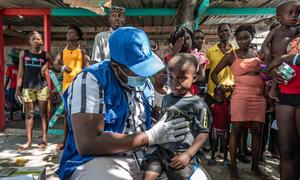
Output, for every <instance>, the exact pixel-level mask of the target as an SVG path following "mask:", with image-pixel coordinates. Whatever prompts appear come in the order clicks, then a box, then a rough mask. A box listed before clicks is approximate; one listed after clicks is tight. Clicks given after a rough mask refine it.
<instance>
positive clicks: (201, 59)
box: [191, 29, 209, 97]
mask: <svg viewBox="0 0 300 180" xmlns="http://www.w3.org/2000/svg"><path fill="white" fill-rule="evenodd" d="M192 41H193V46H192V49H193V50H192V52H191V53H192V54H193V55H194V56H196V58H197V59H198V63H199V71H198V76H197V81H196V82H195V83H194V84H193V86H192V89H191V91H192V93H193V94H198V95H200V96H202V97H204V96H205V94H206V92H207V84H206V83H205V82H207V81H206V77H205V69H206V65H207V64H208V63H209V61H208V59H207V58H206V56H205V53H204V52H203V51H202V46H203V43H204V41H205V37H204V33H203V32H202V31H201V30H199V29H198V30H196V31H195V32H194V33H193V38H192Z"/></svg>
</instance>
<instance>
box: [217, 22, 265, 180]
mask: <svg viewBox="0 0 300 180" xmlns="http://www.w3.org/2000/svg"><path fill="white" fill-rule="evenodd" d="M254 36H255V29H254V27H253V26H251V25H241V26H240V27H238V28H237V29H236V31H235V37H236V41H237V43H238V45H239V49H237V50H234V51H232V52H230V53H228V54H227V55H225V56H224V58H223V59H222V60H221V62H220V63H219V64H218V65H217V67H216V68H215V70H214V71H213V72H212V75H211V78H212V80H213V82H214V83H215V84H216V86H217V87H218V88H221V89H223V85H222V84H219V81H218V74H219V72H221V71H222V70H223V69H224V68H225V67H227V66H230V68H231V70H232V73H233V76H234V84H235V87H234V90H233V94H232V97H231V105H230V106H231V108H230V109H231V123H232V129H231V134H230V141H229V143H230V145H229V147H230V156H231V178H232V179H240V177H239V174H238V170H237V165H236V154H237V152H236V150H237V139H238V137H239V136H240V134H241V131H242V129H243V126H244V125H245V124H246V123H249V124H250V130H251V134H252V165H251V171H252V173H253V174H254V175H256V176H259V177H261V178H266V176H265V175H264V174H263V173H262V172H261V170H260V169H259V167H258V161H259V156H260V148H261V135H262V127H263V123H264V120H265V110H266V100H265V97H264V93H263V90H264V81H263V80H262V79H261V77H260V76H259V74H258V70H259V69H260V64H261V61H260V59H259V58H258V57H257V53H256V51H255V50H253V49H251V48H250V45H251V41H252V39H253V38H254Z"/></svg>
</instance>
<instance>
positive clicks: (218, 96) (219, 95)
mask: <svg viewBox="0 0 300 180" xmlns="http://www.w3.org/2000/svg"><path fill="white" fill-rule="evenodd" d="M214 99H215V101H216V102H217V103H222V102H224V100H225V93H224V92H223V91H222V89H221V88H215V89H214Z"/></svg>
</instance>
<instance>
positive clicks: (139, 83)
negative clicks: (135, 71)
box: [118, 66, 147, 90]
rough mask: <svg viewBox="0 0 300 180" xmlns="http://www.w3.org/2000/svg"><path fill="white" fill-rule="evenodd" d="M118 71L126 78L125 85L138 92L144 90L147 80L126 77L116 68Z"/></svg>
mask: <svg viewBox="0 0 300 180" xmlns="http://www.w3.org/2000/svg"><path fill="white" fill-rule="evenodd" d="M118 69H119V70H120V72H121V73H122V74H124V75H125V76H126V77H127V83H126V85H127V86H129V87H132V88H137V89H138V90H143V89H144V88H145V85H146V82H147V78H146V77H140V76H128V75H127V74H126V73H125V72H124V71H123V70H122V69H121V68H120V66H118Z"/></svg>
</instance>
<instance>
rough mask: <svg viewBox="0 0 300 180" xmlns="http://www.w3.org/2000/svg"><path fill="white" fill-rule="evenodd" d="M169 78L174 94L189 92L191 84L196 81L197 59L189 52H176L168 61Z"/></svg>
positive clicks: (180, 94)
mask: <svg viewBox="0 0 300 180" xmlns="http://www.w3.org/2000/svg"><path fill="white" fill-rule="evenodd" d="M168 71H169V80H170V86H171V89H172V92H173V94H174V95H176V96H186V95H189V94H190V89H191V87H192V84H193V83H194V82H195V81H196V78H197V75H196V74H197V71H198V61H197V59H196V57H195V56H193V55H191V54H189V53H179V54H176V55H175V56H174V57H173V58H172V59H171V60H170V61H169V63H168Z"/></svg>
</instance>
